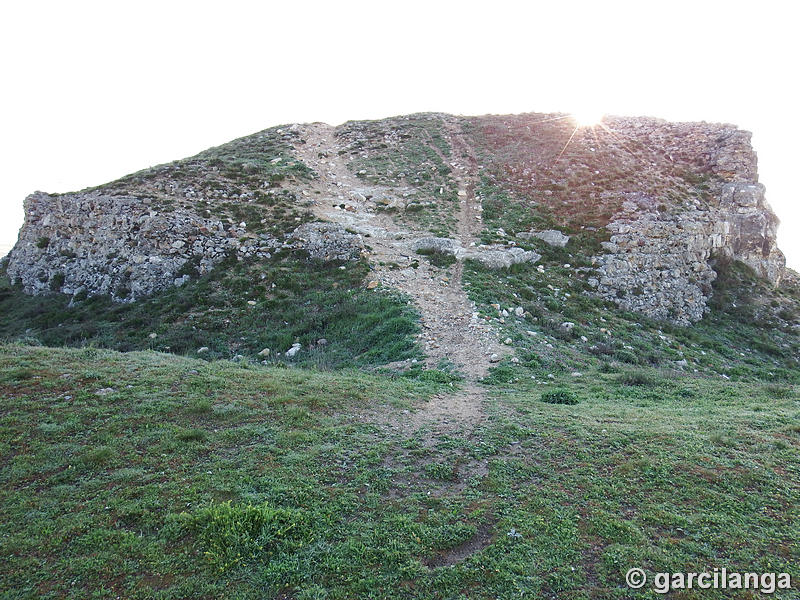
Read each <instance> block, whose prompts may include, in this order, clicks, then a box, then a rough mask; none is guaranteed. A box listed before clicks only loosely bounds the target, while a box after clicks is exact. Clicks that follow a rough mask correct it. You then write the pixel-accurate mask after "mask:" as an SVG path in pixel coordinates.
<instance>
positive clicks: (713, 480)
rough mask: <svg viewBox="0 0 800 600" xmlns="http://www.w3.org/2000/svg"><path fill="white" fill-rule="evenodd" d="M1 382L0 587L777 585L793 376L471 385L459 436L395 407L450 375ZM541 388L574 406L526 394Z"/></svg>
mask: <svg viewBox="0 0 800 600" xmlns="http://www.w3.org/2000/svg"><path fill="white" fill-rule="evenodd" d="M0 373H1V374H2V375H0V402H2V404H0V440H2V442H0V443H1V444H2V448H1V449H0V457H1V458H0V460H1V461H2V463H0V506H2V514H3V520H2V524H1V525H0V552H2V555H3V556H4V557H5V558H4V560H3V561H2V563H0V589H2V590H3V597H5V598H65V597H66V598H87V597H94V598H117V597H124V598H187V597H209V598H210V597H213V598H297V599H299V598H365V597H372V598H465V597H469V598H508V599H510V598H519V597H537V598H539V597H542V598H544V597H558V598H632V597H637V596H636V595H635V594H633V593H632V592H631V591H630V590H628V589H627V588H626V587H625V586H624V579H623V577H624V573H625V572H626V571H627V569H628V568H630V567H632V566H640V567H642V568H644V569H645V570H648V571H653V570H658V571H673V570H674V571H677V570H687V571H691V570H694V571H697V570H702V569H711V568H713V567H723V566H724V567H727V568H729V569H739V570H748V571H753V570H755V571H762V570H763V571H789V572H791V573H792V574H793V576H794V578H795V580H796V578H797V577H800V572H798V571H797V565H798V564H800V563H799V562H798V561H799V559H800V546H798V542H797V541H798V539H800V513H799V511H798V500H800V486H799V484H798V482H800V460H798V456H800V454H798V447H799V446H800V428H799V427H798V422H800V420H799V417H800V405H799V404H798V390H797V388H796V387H795V386H793V385H789V384H763V383H750V382H739V383H736V384H733V383H731V382H728V381H725V380H723V379H721V378H717V379H709V378H699V377H684V378H671V377H663V376H660V374H659V373H657V372H655V371H652V370H648V369H646V368H644V370H640V371H637V372H635V373H629V372H627V371H623V372H621V373H603V372H600V371H598V370H594V371H592V372H590V373H587V374H586V376H585V377H580V378H574V377H571V376H570V375H569V374H568V373H567V374H563V375H562V374H560V373H559V374H556V375H555V376H554V378H553V379H552V380H550V383H549V384H548V385H541V386H536V387H531V388H518V387H516V386H514V387H509V386H504V385H494V386H490V387H489V388H488V391H489V395H488V400H487V403H486V409H487V411H488V418H487V419H486V420H485V421H482V422H481V423H479V424H477V426H476V427H475V428H474V430H473V428H472V427H469V428H467V427H465V428H464V429H463V430H462V429H459V427H454V428H452V429H450V430H447V431H441V430H439V429H438V428H436V429H432V428H431V427H428V428H425V427H423V428H422V429H420V430H416V431H415V430H413V428H411V429H409V428H406V427H403V426H402V424H403V423H405V422H407V421H408V419H409V417H408V415H407V414H406V413H405V411H411V412H414V411H415V410H417V409H418V408H419V407H422V406H424V405H425V403H426V402H427V401H428V400H427V399H428V398H430V395H431V394H432V393H437V392H438V393H442V392H443V391H445V390H449V389H450V387H449V386H447V385H443V384H435V383H429V382H425V381H423V380H420V379H414V380H412V379H408V378H387V377H379V376H371V375H366V374H363V373H358V372H349V371H345V372H339V373H320V372H309V371H304V370H300V369H285V368H283V369H282V368H264V367H260V366H258V367H254V366H248V365H245V364H235V363H231V362H225V361H222V362H210V363H209V362H204V361H199V360H196V359H191V358H182V357H177V356H173V355H166V354H159V353H155V352H134V353H129V354H119V353H116V352H111V351H99V350H95V349H91V348H87V349H53V348H36V347H28V346H21V345H6V346H2V347H0ZM234 383H235V385H234ZM554 389H555V390H559V389H565V390H568V391H567V392H565V395H566V396H570V397H571V398H572V399H573V400H577V401H578V403H577V404H573V405H563V404H550V403H547V402H543V401H542V400H543V399H545V400H547V399H552V398H554V397H558V394H553V395H549V396H545V395H544V394H543V390H546V391H551V390H554ZM385 423H388V424H389V425H392V424H393V426H392V427H389V426H387V425H385ZM641 597H642V598H644V597H650V596H648V595H646V594H642V595H641ZM682 597H686V598H701V597H702V598H731V597H739V598H750V597H752V596H751V595H748V594H740V595H738V596H736V595H733V596H732V595H730V593H729V592H726V593H716V594H715V593H713V592H704V593H703V594H696V593H695V594H686V595H684V596H682ZM775 597H778V598H789V597H792V595H791V594H784V595H781V594H776V595H775Z"/></svg>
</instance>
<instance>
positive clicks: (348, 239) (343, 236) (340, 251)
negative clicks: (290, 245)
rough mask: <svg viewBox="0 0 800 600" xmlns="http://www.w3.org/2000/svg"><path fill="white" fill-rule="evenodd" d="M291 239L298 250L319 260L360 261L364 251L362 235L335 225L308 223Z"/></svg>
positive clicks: (299, 228) (296, 231)
mask: <svg viewBox="0 0 800 600" xmlns="http://www.w3.org/2000/svg"><path fill="white" fill-rule="evenodd" d="M290 237H291V239H292V240H294V241H295V242H296V247H297V248H299V249H302V250H305V251H306V252H308V254H309V256H310V257H311V258H315V259H318V260H358V259H359V258H360V257H361V253H362V252H363V250H364V242H363V240H362V239H361V236H360V235H358V234H357V233H350V232H348V231H347V230H346V229H345V228H344V227H342V226H341V225H336V224H334V223H321V222H316V223H306V224H304V225H301V226H300V227H298V228H297V229H295V230H294V231H293V232H292V235H291V236H290Z"/></svg>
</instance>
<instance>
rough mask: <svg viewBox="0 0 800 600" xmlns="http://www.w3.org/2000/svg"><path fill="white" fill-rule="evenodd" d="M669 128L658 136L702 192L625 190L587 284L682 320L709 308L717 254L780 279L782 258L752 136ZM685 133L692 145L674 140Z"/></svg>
mask: <svg viewBox="0 0 800 600" xmlns="http://www.w3.org/2000/svg"><path fill="white" fill-rule="evenodd" d="M671 127H672V128H673V129H674V135H673V136H671V137H670V138H668V139H663V138H662V140H663V141H662V142H661V143H662V144H663V145H664V147H665V150H666V151H667V153H668V154H667V156H668V157H669V158H670V160H672V161H681V162H682V163H684V165H685V168H687V169H688V168H692V171H690V172H689V173H690V174H689V177H694V178H695V179H702V180H703V184H701V187H702V193H700V194H696V195H695V194H691V193H689V194H687V196H686V197H685V198H684V199H682V201H680V202H678V203H675V202H674V201H669V199H667V198H665V197H664V196H663V195H659V194H649V193H648V192H647V191H643V192H641V193H632V194H628V195H627V196H626V200H625V202H624V203H623V205H622V210H621V211H619V212H618V213H617V214H615V216H614V219H613V220H612V221H611V222H610V223H609V224H608V225H607V226H606V228H607V230H608V231H609V232H610V233H611V239H610V241H609V242H605V243H604V244H603V246H604V248H605V250H606V251H607V254H603V255H600V256H597V257H596V259H595V260H596V263H597V277H595V278H592V279H590V281H589V283H590V285H592V286H593V287H595V289H596V290H597V291H598V292H599V293H600V294H601V295H602V296H604V297H606V298H608V299H610V300H613V301H615V302H616V303H617V304H619V305H620V306H621V307H623V308H625V309H628V310H633V311H636V312H642V313H645V314H647V315H649V316H651V317H654V318H658V319H666V320H670V321H673V322H676V323H678V324H681V325H688V324H689V323H691V322H694V321H697V320H699V319H701V318H702V317H703V314H704V313H705V311H706V310H707V308H706V307H707V302H708V300H709V298H710V296H711V291H712V289H711V283H712V282H713V280H714V279H715V278H716V273H715V271H714V269H713V266H714V262H715V261H716V260H737V261H740V262H743V263H745V264H746V265H748V266H750V267H751V268H752V269H753V270H754V271H755V272H756V273H757V274H758V275H760V276H761V277H763V278H764V279H767V280H768V281H770V282H771V283H773V284H774V285H778V284H779V283H780V280H781V277H782V275H783V271H784V268H785V259H784V256H783V253H782V252H781V251H780V250H779V249H778V247H777V245H776V242H775V239H776V233H777V226H778V220H777V217H776V216H775V214H774V213H773V212H772V210H771V209H770V207H769V205H768V204H767V202H766V199H765V197H764V193H765V189H764V186H763V185H761V184H759V183H758V182H757V179H758V175H757V166H756V165H757V163H756V156H755V153H754V152H753V150H752V148H751V147H750V135H749V134H748V133H746V132H742V131H738V130H734V129H732V128H725V127H718V126H710V125H697V124H683V125H681V126H677V125H673V126H671ZM715 130H716V131H715ZM712 132H713V133H715V134H716V135H714V136H710V135H709V133H712ZM687 138H688V139H690V140H691V141H692V142H693V143H689V144H685V145H683V146H678V147H676V146H675V140H676V139H678V140H680V139H687ZM698 138H699V139H700V140H701V143H697V140H698ZM669 139H671V140H672V141H671V142H670V141H669ZM670 150H672V151H674V153H675V154H674V155H670V154H669V153H670ZM676 156H677V157H678V158H677V159H676V158H675V157H676ZM684 173H686V171H684ZM685 176H686V175H685Z"/></svg>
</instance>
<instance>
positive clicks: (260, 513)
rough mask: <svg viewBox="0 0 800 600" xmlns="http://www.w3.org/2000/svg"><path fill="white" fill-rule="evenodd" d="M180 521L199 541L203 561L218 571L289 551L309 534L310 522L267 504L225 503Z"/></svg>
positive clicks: (293, 511)
mask: <svg viewBox="0 0 800 600" xmlns="http://www.w3.org/2000/svg"><path fill="white" fill-rule="evenodd" d="M182 517H183V520H184V522H185V524H186V525H187V526H188V529H189V530H190V531H191V532H192V533H194V534H195V535H196V536H197V538H198V539H199V542H200V545H201V547H202V548H203V549H204V551H205V555H206V557H208V559H209V560H210V561H211V563H212V564H213V565H214V566H215V567H216V568H217V569H219V570H220V571H226V570H228V569H231V568H233V567H236V566H238V565H239V564H241V563H243V562H247V561H249V560H252V559H254V558H256V557H257V556H258V555H259V554H261V553H262V552H270V551H275V550H277V549H279V548H280V547H284V546H289V548H287V549H291V547H293V546H294V545H296V544H298V543H300V544H302V542H303V540H305V539H307V538H308V537H309V534H310V519H309V518H308V516H307V515H306V514H305V513H304V512H302V511H299V510H289V509H281V508H273V507H271V506H269V505H267V504H261V505H257V506H254V505H252V504H247V505H244V506H234V505H231V503H230V502H224V503H221V504H214V505H212V506H209V507H207V508H203V509H201V510H200V511H198V512H197V513H196V514H194V515H187V514H184V515H182Z"/></svg>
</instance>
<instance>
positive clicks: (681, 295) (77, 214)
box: [7, 115, 785, 360]
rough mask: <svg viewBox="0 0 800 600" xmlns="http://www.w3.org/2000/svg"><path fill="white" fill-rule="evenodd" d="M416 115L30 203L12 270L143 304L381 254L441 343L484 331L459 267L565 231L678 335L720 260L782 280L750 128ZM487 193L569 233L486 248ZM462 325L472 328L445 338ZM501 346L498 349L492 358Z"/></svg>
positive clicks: (519, 255)
mask: <svg viewBox="0 0 800 600" xmlns="http://www.w3.org/2000/svg"><path fill="white" fill-rule="evenodd" d="M415 118H417V119H418V120H421V121H423V122H430V123H431V127H430V128H429V129H425V128H424V127H421V128H417V129H414V130H409V131H411V133H408V132H406V131H404V130H401V129H399V128H395V126H394V124H393V123H394V122H393V121H392V122H390V121H387V122H386V123H384V125H383V129H382V130H381V131H382V132H383V133H381V134H380V135H378V136H377V137H373V138H370V134H369V132H370V127H371V126H368V125H364V124H359V123H349V124H345V125H344V126H340V127H338V128H333V127H330V126H327V125H323V124H312V125H293V126H289V127H285V128H275V129H272V130H267V131H265V132H261V133H259V134H256V135H254V136H249V137H248V138H242V140H237V141H235V142H232V143H231V144H230V145H226V146H223V147H220V148H219V149H211V150H209V151H206V152H205V153H201V154H200V155H198V156H197V157H193V159H187V160H186V161H180V162H179V163H175V164H174V165H167V166H163V167H159V168H156V169H154V170H151V171H148V172H146V173H145V174H144V175H140V176H136V175H135V176H130V177H128V178H124V179H123V180H120V181H119V182H114V183H112V184H108V185H106V186H101V187H99V188H95V189H91V190H85V191H83V192H76V193H70V194H52V195H49V194H44V193H42V192H37V193H35V194H33V195H31V196H29V197H28V199H26V202H25V214H26V216H25V223H24V225H23V227H22V229H21V231H20V237H19V241H18V242H17V244H16V246H15V247H14V249H13V250H12V252H11V253H10V255H9V258H8V262H7V272H8V275H9V276H10V278H11V279H12V280H14V281H18V282H20V283H21V284H22V286H23V289H24V291H25V292H27V293H29V294H42V293H49V292H51V291H59V292H62V293H65V294H72V295H79V294H88V295H95V294H110V295H111V296H113V297H114V298H115V299H116V300H120V301H132V300H135V299H137V298H140V297H142V296H146V295H149V294H153V293H155V292H158V291H159V290H162V289H164V288H166V287H168V286H172V285H182V284H184V283H185V282H186V281H188V280H189V279H190V278H192V277H196V276H198V275H202V274H203V273H206V272H208V271H209V270H210V269H212V268H214V266H215V265H216V264H218V263H219V262H220V261H221V260H222V258H223V257H225V256H229V255H231V254H233V255H235V256H237V257H239V258H241V259H246V258H255V259H258V258H263V257H268V256H270V255H271V254H272V253H274V252H275V251H277V250H281V249H286V248H295V249H303V250H305V251H307V252H308V253H309V254H310V255H311V256H312V257H315V258H319V259H322V260H356V259H359V258H361V257H362V256H366V257H368V258H369V260H370V261H371V263H372V265H373V268H374V270H375V281H378V282H380V283H382V284H384V285H390V286H393V287H396V288H399V289H400V290H402V291H404V292H406V293H407V294H408V295H409V296H410V297H412V298H413V299H414V300H415V301H416V302H417V303H418V304H419V305H420V307H421V308H422V313H423V320H424V323H425V326H426V329H430V330H431V331H433V333H432V334H431V335H430V336H429V338H430V339H428V340H427V342H428V345H429V346H430V347H434V346H436V345H439V346H440V347H441V346H442V345H443V342H442V340H443V339H444V337H446V336H447V335H450V334H449V333H448V332H450V333H452V330H458V331H461V332H463V333H459V334H458V335H457V336H455V337H453V339H452V340H450V341H449V342H445V343H444V345H446V346H448V347H450V348H454V347H455V346H457V345H460V344H463V345H466V346H469V345H471V344H472V342H471V340H472V337H470V336H473V335H474V334H475V330H476V329H481V328H483V325H482V324H480V323H478V322H477V320H476V318H475V316H474V307H473V306H471V304H470V303H469V302H468V301H467V300H466V296H465V295H464V294H463V290H460V289H459V286H458V278H459V274H460V271H459V269H460V261H463V260H468V259H472V260H477V261H479V262H482V263H484V264H486V265H489V266H492V267H494V268H503V267H509V266H511V265H513V264H516V263H519V262H536V261H537V260H538V259H539V254H538V253H537V252H536V249H535V247H532V246H530V243H531V242H533V241H535V240H541V241H544V242H546V243H548V244H555V245H557V246H559V247H563V246H566V248H567V249H569V248H570V245H569V241H568V240H569V236H567V235H564V234H565V233H568V234H570V235H572V234H574V233H575V232H579V231H582V230H584V228H591V229H592V230H596V231H598V235H599V236H600V237H603V236H605V239H604V241H603V244H602V246H603V251H602V252H600V253H597V254H596V255H595V256H593V258H592V260H593V263H594V264H593V269H594V272H592V273H589V274H588V276H587V281H588V283H589V285H590V286H591V289H593V290H594V293H596V294H598V295H600V296H601V297H603V298H606V299H608V300H611V301H613V302H616V303H617V304H618V305H620V306H621V307H622V308H625V309H629V310H634V311H637V312H641V313H644V314H647V315H649V316H651V317H655V318H659V319H667V320H671V321H673V322H675V323H678V324H681V325H687V324H690V323H692V322H694V321H697V320H698V319H700V318H702V316H703V315H704V313H705V312H706V310H707V305H708V300H709V298H710V295H711V283H712V281H713V280H714V278H715V276H716V274H715V271H714V266H715V262H716V261H719V260H738V261H741V262H744V263H745V264H747V265H749V266H750V267H751V268H753V269H754V270H755V271H756V273H758V274H759V275H760V276H762V277H763V278H765V279H767V280H768V281H770V282H771V283H773V284H775V285H777V284H779V283H780V281H781V277H782V275H783V272H784V262H785V261H784V259H783V255H782V254H781V252H780V250H779V249H778V248H777V246H776V244H775V234H776V229H777V224H778V221H777V218H776V217H775V215H774V214H773V213H772V211H771V209H770V208H769V206H768V204H767V203H766V200H765V194H764V192H765V190H764V187H763V186H762V185H761V184H759V183H758V176H757V160H756V157H755V153H754V152H753V150H752V148H751V146H750V136H749V134H748V133H747V132H743V131H740V130H738V129H736V128H735V127H733V126H730V125H712V124H706V123H667V122H664V121H659V120H656V119H644V118H642V119H633V118H630V119H628V118H608V119H606V122H605V123H604V124H603V126H602V128H598V129H596V130H595V129H593V130H591V131H589V130H581V129H577V128H574V129H573V128H572V125H570V124H569V122H568V121H565V120H564V119H565V118H566V117H564V116H555V117H554V116H551V115H516V116H509V117H476V118H459V117H452V116H448V115H428V116H423V117H415ZM570 132H571V135H569V134H570ZM412 144H415V146H414V147H413V152H407V153H406V154H407V155H409V156H419V157H420V158H418V159H415V160H416V162H408V161H407V162H406V163H402V162H401V163H398V164H399V166H398V167H397V169H395V171H394V172H392V171H390V170H386V169H385V168H384V169H383V170H381V168H383V167H381V168H378V167H375V166H374V165H379V166H381V165H382V164H383V163H381V160H384V159H385V157H386V156H388V155H389V153H391V152H399V151H401V150H403V148H404V147H405V146H410V145H412ZM415 153H416V154H415ZM376 157H377V158H376ZM312 170H313V171H314V172H315V173H316V175H312V174H311V171H312ZM484 180H489V181H491V182H492V183H493V184H496V185H498V186H501V187H502V188H503V189H505V190H507V191H508V194H509V198H510V199H511V200H512V201H513V202H516V203H518V205H519V206H522V207H528V208H526V209H530V210H538V211H543V210H549V211H551V213H552V214H553V215H555V225H556V227H552V228H550V229H547V230H545V231H543V232H542V231H538V232H537V231H529V230H517V231H513V230H509V231H508V236H509V237H508V239H507V241H505V242H504V243H501V244H496V243H492V244H481V243H480V242H479V240H478V234H479V233H480V232H481V230H482V229H483V228H484V221H483V217H482V214H483V209H484V206H483V204H482V199H481V198H480V196H479V195H478V194H476V186H477V185H478V184H479V183H481V182H482V181H484ZM424 218H429V223H427V224H426V222H425V221H424ZM276 224H279V226H278V225H276ZM590 226H591V227H590ZM443 232H447V233H448V235H447V236H443V235H441V233H443ZM432 234H433V235H432ZM503 235H506V233H505V232H503ZM513 239H516V240H519V244H518V243H517V242H515V241H511V240H513ZM526 244H527V245H526ZM418 250H419V251H423V252H426V251H431V252H442V253H444V254H448V255H451V256H452V257H453V258H455V259H456V261H457V263H456V266H455V267H454V270H453V273H452V277H448V278H447V280H445V279H443V277H445V276H443V275H442V272H441V271H440V270H437V269H435V268H433V267H431V266H429V265H427V264H424V262H423V263H419V265H414V267H412V264H414V263H418V262H419V261H418V260H417V257H416V253H417V251H418ZM387 265H391V267H389V266H387ZM443 290H450V291H453V293H454V294H455V295H454V296H453V297H452V298H449V297H447V293H445V292H443ZM426 297H430V298H432V299H433V300H432V301H431V302H432V304H430V305H429V306H426V305H425V302H426V301H425V298H426ZM454 307H455V308H454ZM450 313H453V314H456V315H458V319H456V320H457V321H458V323H442V324H440V325H432V324H433V323H435V322H436V321H437V319H442V318H444V317H443V315H446V314H450ZM425 319H427V321H425ZM429 325H430V327H429ZM451 337H452V336H451ZM490 337H491V336H490V335H489V334H488V332H487V337H486V340H487V341H486V343H485V344H483V347H482V349H481V352H482V355H484V356H485V355H487V354H488V355H491V354H493V353H495V352H494V351H493V349H496V346H495V345H494V342H491V341H489V339H490ZM429 349H430V348H429ZM450 352H451V353H452V351H450ZM445 354H447V353H441V355H442V356H444V355H445ZM434 356H435V357H436V353H434ZM438 357H439V358H440V357H441V356H438ZM461 358H462V359H463V360H468V359H469V357H467V356H463V357H461Z"/></svg>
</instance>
